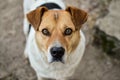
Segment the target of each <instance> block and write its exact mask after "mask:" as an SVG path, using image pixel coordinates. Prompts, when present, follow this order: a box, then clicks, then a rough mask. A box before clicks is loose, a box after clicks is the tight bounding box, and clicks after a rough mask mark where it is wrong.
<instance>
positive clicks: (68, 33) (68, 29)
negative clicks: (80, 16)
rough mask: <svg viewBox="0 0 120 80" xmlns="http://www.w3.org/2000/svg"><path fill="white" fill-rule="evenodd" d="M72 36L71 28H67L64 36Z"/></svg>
mask: <svg viewBox="0 0 120 80" xmlns="http://www.w3.org/2000/svg"><path fill="white" fill-rule="evenodd" d="M71 34H72V29H70V28H67V29H66V30H65V31H64V35H71Z"/></svg>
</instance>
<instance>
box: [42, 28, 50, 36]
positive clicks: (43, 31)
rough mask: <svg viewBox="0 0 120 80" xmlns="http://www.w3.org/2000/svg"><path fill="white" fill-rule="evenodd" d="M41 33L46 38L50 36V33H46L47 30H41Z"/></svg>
mask: <svg viewBox="0 0 120 80" xmlns="http://www.w3.org/2000/svg"><path fill="white" fill-rule="evenodd" d="M42 33H43V34H44V35H46V36H50V32H49V31H48V29H43V30H42Z"/></svg>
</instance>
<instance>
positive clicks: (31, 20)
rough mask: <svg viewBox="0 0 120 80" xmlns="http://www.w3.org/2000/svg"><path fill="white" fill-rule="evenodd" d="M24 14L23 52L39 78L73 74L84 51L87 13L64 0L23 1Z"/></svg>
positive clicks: (63, 77)
mask: <svg viewBox="0 0 120 80" xmlns="http://www.w3.org/2000/svg"><path fill="white" fill-rule="evenodd" d="M24 15H25V17H24V34H25V36H26V47H25V51H24V54H25V57H26V58H28V59H29V61H30V65H31V67H32V68H33V69H34V70H35V72H36V74H37V78H38V80H43V79H44V78H49V79H57V80H66V79H67V78H68V77H70V76H72V75H73V73H74V72H75V69H76V67H77V66H78V64H79V63H80V61H81V58H82V56H83V54H84V50H85V37H84V34H83V32H82V31H81V27H82V25H83V24H84V23H85V22H86V21H87V18H88V14H87V12H85V11H83V10H81V9H78V8H76V7H71V6H69V7H66V6H65V4H64V2H63V1H62V0H24Z"/></svg>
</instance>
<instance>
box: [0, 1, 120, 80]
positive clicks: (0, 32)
mask: <svg viewBox="0 0 120 80" xmlns="http://www.w3.org/2000/svg"><path fill="white" fill-rule="evenodd" d="M65 1H66V2H67V4H68V5H75V6H77V7H80V5H79V4H81V1H83V3H85V5H84V6H82V8H85V9H86V10H88V9H87V8H86V6H87V7H90V6H88V4H89V2H90V1H97V0H88V1H87V0H85V1H84V0H81V1H80V0H65ZM22 4H23V1H22V0H4V1H3V0H0V15H1V16H0V80H36V74H35V72H34V70H33V69H32V68H31V67H30V65H29V64H27V62H26V61H25V59H24V56H23V51H24V46H25V37H24V34H23V7H22ZM89 5H95V4H89ZM86 36H87V34H86ZM70 79H71V80H120V64H119V63H117V62H116V61H115V60H113V59H111V58H110V57H108V56H107V55H106V54H104V53H103V52H102V51H101V50H100V49H98V48H95V47H94V46H92V44H90V43H88V45H87V46H86V51H85V54H84V56H83V59H82V61H81V63H80V65H79V67H78V69H77V70H76V74H75V75H74V76H73V77H71V78H70Z"/></svg>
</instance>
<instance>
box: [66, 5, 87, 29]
mask: <svg viewBox="0 0 120 80" xmlns="http://www.w3.org/2000/svg"><path fill="white" fill-rule="evenodd" d="M66 11H68V12H69V13H70V14H71V16H72V20H73V23H74V25H75V26H76V29H78V30H79V29H80V28H81V25H82V24H84V23H85V22H86V21H87V18H88V14H87V12H85V11H83V10H81V9H78V8H75V7H71V6H69V7H67V8H66Z"/></svg>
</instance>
